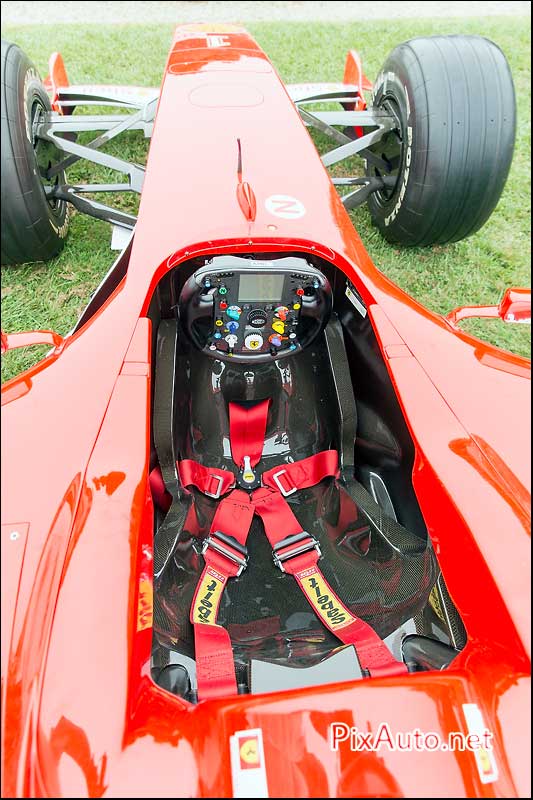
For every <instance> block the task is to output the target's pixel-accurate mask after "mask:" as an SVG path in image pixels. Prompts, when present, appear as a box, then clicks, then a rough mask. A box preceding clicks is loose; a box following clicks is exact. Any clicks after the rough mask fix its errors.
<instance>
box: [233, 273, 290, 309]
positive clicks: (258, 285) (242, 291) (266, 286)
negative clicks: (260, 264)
mask: <svg viewBox="0 0 533 800" xmlns="http://www.w3.org/2000/svg"><path fill="white" fill-rule="evenodd" d="M284 279H285V276H284V275H273V274H272V273H270V274H268V273H265V274H264V275H261V274H257V273H256V274H255V275H253V274H252V275H240V276H239V296H238V301H239V302H240V303H249V302H253V301H254V300H258V301H261V302H263V303H279V302H280V301H281V295H282V293H283V283H284Z"/></svg>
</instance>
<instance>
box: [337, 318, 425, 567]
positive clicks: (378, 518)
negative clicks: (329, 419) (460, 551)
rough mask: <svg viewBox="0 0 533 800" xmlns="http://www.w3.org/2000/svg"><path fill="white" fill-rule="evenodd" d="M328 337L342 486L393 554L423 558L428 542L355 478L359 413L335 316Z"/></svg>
mask: <svg viewBox="0 0 533 800" xmlns="http://www.w3.org/2000/svg"><path fill="white" fill-rule="evenodd" d="M325 334H326V343H327V347H328V353H329V359H330V364H331V372H332V374H333V381H334V385H335V391H336V393H337V402H338V407H339V416H340V422H341V437H340V438H341V442H340V453H339V455H340V466H341V479H342V484H341V486H342V488H343V489H344V490H345V491H346V492H347V494H348V495H349V496H350V497H351V499H352V500H353V501H354V503H355V504H356V505H357V506H358V507H359V508H360V510H361V511H362V512H363V514H364V515H365V516H366V517H367V519H368V521H369V522H370V524H371V525H372V527H373V528H374V530H375V531H376V532H377V533H378V534H379V535H380V536H382V537H383V538H384V539H385V540H386V541H387V542H388V544H389V545H390V546H391V547H392V548H393V549H394V550H397V551H398V552H399V553H402V554H404V555H407V556H410V555H417V554H420V553H422V552H424V550H425V549H426V542H425V541H423V540H422V539H420V538H419V537H418V536H415V534H413V533H411V532H410V531H409V530H407V528H404V526H403V525H401V524H400V523H399V522H397V520H395V519H393V518H392V517H390V516H389V515H388V514H386V513H385V512H384V511H383V509H382V508H381V507H380V506H379V505H378V504H377V503H376V501H375V500H374V498H373V497H372V495H371V494H370V492H368V491H367V490H366V489H365V487H364V486H363V485H362V484H361V483H359V481H358V480H357V479H356V477H355V475H354V467H355V458H354V445H355V436H356V430H357V410H356V405H355V398H354V394H353V387H352V382H351V377H350V366H349V363H348V356H347V353H346V347H345V344H344V335H343V331H342V325H341V323H340V321H339V319H338V317H337V316H336V315H332V317H331V320H330V322H329V323H328V325H327V327H326V331H325Z"/></svg>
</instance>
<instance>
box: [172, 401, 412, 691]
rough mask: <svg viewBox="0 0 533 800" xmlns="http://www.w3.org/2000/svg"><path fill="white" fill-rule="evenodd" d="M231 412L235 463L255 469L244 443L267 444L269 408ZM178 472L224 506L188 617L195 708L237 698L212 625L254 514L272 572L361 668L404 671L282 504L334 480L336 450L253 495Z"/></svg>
mask: <svg viewBox="0 0 533 800" xmlns="http://www.w3.org/2000/svg"><path fill="white" fill-rule="evenodd" d="M235 405H236V404H234V403H230V432H231V437H232V438H231V448H232V457H233V459H234V461H235V462H236V464H237V466H239V467H242V466H243V460H244V457H245V456H246V457H247V458H249V459H250V466H251V467H253V466H255V465H256V464H257V463H258V461H259V460H260V458H261V451H260V450H259V444H258V441H257V439H254V440H250V439H247V437H249V436H250V435H252V436H254V437H259V435H261V436H263V440H262V442H263V441H264V434H265V429H266V418H267V414H268V401H265V402H264V403H261V404H257V405H256V406H253V407H251V408H249V409H245V408H242V407H239V408H238V411H237V412H236V411H235V408H233V407H234V406H235ZM259 408H260V410H258V409H259ZM248 415H250V416H249V417H248ZM262 442H261V449H262ZM178 466H179V474H180V477H181V480H182V482H183V484H184V485H186V486H194V487H195V488H196V489H198V490H199V491H201V492H203V493H204V494H207V495H208V496H210V497H216V498H219V497H220V498H221V500H220V503H219V505H218V508H217V510H216V513H215V515H214V517H213V522H212V524H211V528H210V533H209V536H208V537H207V538H206V539H204V543H203V550H202V552H203V556H204V560H205V567H204V570H203V572H202V575H201V577H200V581H199V583H198V586H197V589H196V592H195V595H194V599H193V602H192V606H191V613H190V619H191V622H192V624H193V627H194V637H195V649H196V670H197V679H198V699H199V700H205V699H207V698H214V697H220V696H222V695H228V694H236V693H237V683H236V678H235V667H234V662H233V651H232V647H231V640H230V637H229V634H228V632H227V631H226V630H225V629H224V628H223V627H222V626H220V625H217V622H216V620H217V615H218V609H219V607H220V601H221V599H222V594H223V591H224V588H225V586H226V583H227V582H228V580H229V579H231V578H233V577H237V576H238V575H240V574H241V572H242V571H243V569H245V567H246V565H247V561H248V555H247V550H246V539H247V537H248V532H249V529H250V525H251V523H252V519H253V516H254V514H258V515H259V516H260V517H261V519H262V521H263V525H264V528H265V533H266V536H267V538H268V540H269V542H270V544H271V546H272V551H273V558H274V563H275V565H276V566H277V567H279V569H281V570H282V572H286V573H287V574H289V575H292V576H293V577H294V578H295V580H296V581H297V583H298V585H299V587H300V589H301V590H302V592H303V593H304V595H305V597H306V599H307V601H308V602H309V604H310V605H311V607H312V608H313V611H314V612H315V613H316V615H317V616H318V618H319V619H320V621H321V622H322V623H323V624H324V625H325V626H326V627H327V628H328V630H330V631H331V632H332V633H333V634H334V635H335V636H336V637H337V638H338V639H339V640H340V641H341V642H343V643H345V644H353V645H354V646H355V649H356V651H357V654H358V657H359V660H360V663H361V667H362V668H363V669H365V670H367V671H368V672H369V673H370V674H371V675H375V676H385V675H397V674H400V673H404V672H406V671H407V668H406V666H405V665H404V664H403V663H401V662H399V661H396V660H395V659H394V658H393V656H392V654H391V653H390V651H389V649H388V648H387V646H386V645H385V644H384V643H383V641H382V640H381V639H380V637H379V636H378V635H377V633H376V632H375V631H374V630H373V628H371V627H370V625H368V624H367V623H366V622H364V621H363V620H362V619H359V618H358V617H356V616H355V615H354V614H352V612H350V611H349V610H348V609H347V608H346V606H345V605H344V604H343V603H342V602H341V600H340V599H339V597H338V596H337V594H336V593H335V591H334V590H333V589H332V588H331V586H330V585H329V584H328V582H327V581H326V579H325V578H324V576H323V574H322V572H321V570H320V569H319V567H318V560H319V558H320V555H321V553H320V548H319V544H318V542H317V540H316V539H315V538H314V536H312V535H311V534H309V533H307V532H306V531H303V530H302V526H301V525H300V523H299V522H298V520H297V519H296V517H295V516H294V514H293V512H292V510H291V508H290V506H289V505H288V503H287V501H286V500H285V498H286V497H287V496H289V495H291V494H293V492H296V491H298V490H300V489H305V488H309V487H311V486H314V485H316V484H317V483H320V481H322V480H323V479H324V478H326V477H336V476H338V454H337V451H336V450H325V451H323V452H321V453H317V454H316V455H314V456H311V457H309V458H305V459H302V460H301V461H297V462H293V463H290V464H284V465H283V466H277V467H274V468H273V469H270V470H268V471H267V472H265V473H263V476H262V484H263V485H262V487H261V488H260V489H257V490H256V491H254V492H253V493H252V494H250V493H248V492H245V491H242V490H240V489H233V487H234V486H235V478H234V476H233V474H232V473H231V472H229V471H228V470H221V469H214V468H208V467H204V466H202V465H200V464H197V463H196V462H194V461H191V460H185V461H181V462H180V463H179V465H178ZM254 477H255V476H254ZM214 488H215V489H216V491H213V489H214ZM228 493H229V494H228ZM222 495H226V496H224V497H222Z"/></svg>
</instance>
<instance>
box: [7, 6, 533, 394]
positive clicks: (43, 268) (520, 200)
mask: <svg viewBox="0 0 533 800" xmlns="http://www.w3.org/2000/svg"><path fill="white" fill-rule="evenodd" d="M248 27H249V30H250V31H251V33H252V34H253V35H254V36H255V37H256V39H257V40H258V42H259V43H260V45H261V46H262V47H263V48H264V49H265V50H266V52H267V53H268V54H269V56H270V58H271V60H272V61H273V63H274V65H275V66H276V68H277V69H278V71H279V73H280V74H281V77H282V78H283V79H284V80H285V81H286V82H299V81H307V80H309V81H317V80H324V81H331V80H332V81H335V80H341V79H342V74H343V66H344V58H345V53H346V51H347V50H348V49H349V48H353V47H355V48H357V49H358V50H359V52H360V53H361V55H362V58H363V65H364V68H365V71H366V73H367V75H368V77H369V78H370V79H371V80H373V79H374V78H375V76H376V75H377V73H378V71H379V69H380V67H381V65H382V63H383V61H384V60H385V58H386V56H387V54H388V52H389V51H390V50H392V49H393V47H394V46H395V45H396V44H398V43H400V42H402V41H404V40H406V39H409V38H411V37H413V36H420V35H429V34H435V33H443V34H447V33H474V34H481V35H483V36H487V37H488V38H490V39H492V40H493V41H495V42H496V43H497V44H498V45H499V46H500V47H501V48H502V50H503V51H504V53H505V54H506V56H507V58H508V60H509V62H510V65H511V69H512V72H513V77H514V82H515V87H516V92H517V99H518V131H517V141H516V149H515V155H514V161H513V165H512V168H511V173H510V176H509V180H508V182H507V185H506V188H505V190H504V193H503V196H502V198H501V200H500V202H499V204H498V206H497V208H496V210H495V212H494V214H493V216H492V217H491V219H490V220H489V221H488V223H487V224H486V225H485V226H484V228H482V229H481V231H479V232H478V233H477V234H475V235H474V236H473V237H471V238H470V239H467V240H465V241H463V242H459V243H457V244H452V245H447V246H444V247H433V248H429V249H422V248H416V249H409V250H403V251H401V250H397V249H395V248H392V247H391V246H390V245H387V244H386V243H385V242H384V241H383V240H382V239H381V238H380V236H379V234H378V232H377V231H376V230H375V229H374V228H373V227H372V226H371V224H370V218H369V215H368V213H367V211H366V207H364V206H363V207H362V208H359V209H357V210H356V211H355V212H353V213H352V219H353V222H354V224H355V225H356V227H357V229H358V231H359V233H360V235H361V237H362V239H363V242H365V244H366V247H367V249H368V251H369V253H370V255H371V257H372V258H373V260H374V262H375V263H376V265H377V266H378V267H379V268H380V269H382V270H383V272H384V273H385V274H386V275H387V276H388V277H390V278H391V279H392V280H394V281H395V282H396V283H398V284H399V285H400V286H401V287H402V288H403V289H405V290H406V291H407V292H409V293H410V294H412V295H413V296H414V297H416V298H417V299H418V300H419V301H421V302H422V303H423V304H424V305H426V306H428V307H429V308H431V309H433V310H434V311H437V312H440V313H445V312H447V311H449V310H450V309H452V308H454V307H455V306H457V305H462V304H466V303H468V304H470V303H472V304H490V303H497V302H498V301H499V299H500V297H501V294H502V291H503V290H504V289H505V288H506V287H508V286H529V285H530V280H531V279H530V267H529V264H530V177H529V176H530V78H531V71H530V30H531V29H530V21H529V19H528V18H526V17H523V18H520V17H502V18H496V17H491V18H484V19H454V20H449V21H447V20H441V19H439V20H428V19H423V20H392V21H390V22H387V21H375V22H370V21H364V22H362V23H360V24H359V23H357V24H346V25H339V24H330V25H325V24H322V23H320V24H319V23H307V24H303V25H302V24H281V23H261V24H253V25H249V26H248ZM171 34H172V27H171V26H168V25H154V26H139V25H124V26H107V27H102V26H99V25H91V26H74V25H64V26H52V25H49V26H43V27H39V26H25V27H20V28H12V27H6V28H4V29H3V30H2V37H3V38H5V39H8V40H10V41H13V42H16V43H17V44H19V45H20V46H21V47H22V49H23V50H25V51H26V52H27V54H28V55H29V57H30V58H31V59H32V60H33V61H34V63H35V64H36V66H37V68H38V69H39V71H40V72H41V75H43V76H44V75H45V74H46V72H47V61H48V56H49V54H50V53H51V52H52V51H53V50H59V51H61V53H62V54H63V57H64V59H65V62H66V65H67V70H68V72H69V77H70V80H71V81H72V82H73V83H84V82H86V83H106V82H107V83H131V84H141V85H146V86H158V85H159V83H160V80H161V75H162V70H163V67H164V64H165V59H166V56H167V52H168V49H169V45H170V41H171ZM127 137H128V138H127V139H126V140H125V141H126V144H124V139H123V138H122V137H120V140H119V142H114V143H111V144H110V145H109V146H108V148H107V150H108V152H111V153H115V154H120V155H121V156H122V157H126V158H128V157H130V158H134V159H135V160H136V161H138V162H142V161H143V159H144V154H145V150H146V143H145V140H144V139H143V138H142V135H140V134H137V133H135V132H132V133H129V134H127ZM80 140H81V141H84V140H83V139H80ZM89 175H91V176H92V177H93V178H94V176H95V175H97V176H99V177H100V178H104V177H106V179H107V180H112V181H114V180H115V177H116V173H111V174H109V175H107V176H106V175H105V170H99V169H98V168H96V167H95V166H90V167H89V166H88V165H83V164H81V165H80V164H76V165H75V167H73V168H72V169H71V170H70V171H69V178H70V180H71V182H73V183H74V182H76V181H83V180H87V179H88V178H89ZM133 203H135V201H133ZM116 205H120V206H121V207H122V208H124V209H130V208H131V207H132V199H131V197H128V196H125V197H124V198H121V199H120V201H119V203H116ZM133 207H134V206H133ZM110 233H111V230H110V227H109V226H108V225H107V224H105V223H102V222H98V221H96V220H93V219H90V218H89V217H84V216H81V215H80V214H75V215H74V217H73V219H72V223H71V231H70V236H69V238H68V241H67V244H66V247H65V249H64V251H63V252H62V253H61V255H60V256H59V257H58V258H57V259H55V260H54V261H51V262H49V263H48V264H32V265H23V266H19V267H7V268H2V329H3V330H7V331H9V332H14V331H17V330H30V329H38V328H52V329H54V330H56V331H57V332H59V333H61V334H65V333H66V332H67V331H69V330H70V328H71V327H72V326H73V324H74V322H75V321H76V319H77V317H78V316H79V314H80V312H81V310H82V309H83V307H84V306H85V305H86V303H87V301H88V299H89V296H90V294H91V292H92V291H93V290H94V289H95V287H96V286H97V285H98V283H99V281H100V279H101V278H102V276H103V275H104V274H105V272H106V271H107V269H108V268H109V266H110V264H111V263H112V261H113V259H114V257H115V254H113V253H112V252H111V251H110V250H109V242H110ZM465 328H467V330H469V331H470V332H471V333H474V334H475V335H476V336H479V337H480V338H483V339H486V340H488V341H490V342H492V343H493V344H496V345H498V346H500V347H504V348H507V349H509V350H512V351H514V352H516V353H519V354H521V355H528V356H529V355H530V342H531V339H530V328H529V326H527V325H505V324H504V323H502V322H500V321H499V320H498V321H471V322H468V323H465ZM46 349H47V348H45V352H46ZM42 355H43V351H42V349H39V350H38V349H37V348H33V349H28V350H18V351H14V352H13V353H8V354H7V355H6V356H4V357H3V363H2V380H6V379H8V378H10V377H12V376H13V375H15V374H16V373H17V372H19V371H20V370H21V369H24V368H27V367H28V366H30V365H31V364H33V363H35V361H37V360H38V358H41V357H42Z"/></svg>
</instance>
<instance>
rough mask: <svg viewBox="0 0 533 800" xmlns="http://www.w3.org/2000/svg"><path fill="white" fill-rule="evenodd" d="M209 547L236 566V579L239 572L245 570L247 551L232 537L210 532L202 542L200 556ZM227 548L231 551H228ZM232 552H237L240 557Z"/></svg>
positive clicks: (218, 532)
mask: <svg viewBox="0 0 533 800" xmlns="http://www.w3.org/2000/svg"><path fill="white" fill-rule="evenodd" d="M225 545H226V546H225ZM209 547H212V548H213V550H216V552H217V553H220V555H222V556H225V558H227V559H228V560H229V561H231V562H232V563H233V564H237V565H238V567H239V569H238V572H237V575H236V576H235V577H237V578H238V577H239V575H240V574H241V572H242V571H243V570H244V569H246V567H247V565H248V550H247V549H246V547H244V545H242V544H241V543H240V542H238V541H237V539H234V537H233V536H229V534H227V533H222V531H212V532H211V533H210V534H209V536H207V537H206V538H205V539H204V540H203V542H202V555H204V553H205V552H206V550H207V549H208V548H209ZM229 547H231V548H232V549H231V550H230V549H229ZM234 550H237V551H238V552H239V553H241V554H242V555H241V556H239V555H237V553H235V552H234Z"/></svg>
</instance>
